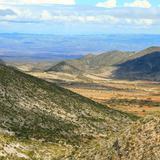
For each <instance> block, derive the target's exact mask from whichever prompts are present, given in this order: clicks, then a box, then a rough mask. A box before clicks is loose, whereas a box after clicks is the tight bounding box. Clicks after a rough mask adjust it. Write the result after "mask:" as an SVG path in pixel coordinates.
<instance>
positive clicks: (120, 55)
mask: <svg viewBox="0 0 160 160" xmlns="http://www.w3.org/2000/svg"><path fill="white" fill-rule="evenodd" d="M132 54H133V53H128V52H121V51H111V52H106V53H102V54H99V55H92V54H89V55H86V56H84V57H82V58H79V59H74V60H67V61H65V62H66V63H67V64H70V65H71V66H74V67H76V68H77V69H79V70H81V71H82V72H83V73H85V72H89V73H95V72H102V71H104V70H106V69H107V68H109V67H112V66H114V65H117V64H119V63H121V62H124V61H126V60H128V59H129V57H130V56H131V55H132ZM61 63H62V62H60V63H59V64H58V65H56V66H53V67H51V69H49V70H52V68H56V70H57V71H59V70H60V71H62V69H61ZM63 63H64V62H63Z"/></svg>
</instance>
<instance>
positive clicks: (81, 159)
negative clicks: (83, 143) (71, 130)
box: [74, 115, 160, 160]
mask: <svg viewBox="0 0 160 160" xmlns="http://www.w3.org/2000/svg"><path fill="white" fill-rule="evenodd" d="M159 124H160V115H150V116H148V117H146V118H144V119H141V120H140V121H137V122H136V123H133V124H132V125H131V126H129V127H128V128H126V129H125V131H123V132H122V133H120V134H119V135H118V136H117V138H114V137H113V138H112V140H110V141H109V142H106V141H104V139H101V138H99V141H97V142H96V141H95V142H94V143H93V142H91V143H90V147H84V148H81V150H79V151H78V152H76V153H75V155H74V157H75V159H77V160H85V159H87V160H92V159H94V158H95V157H96V158H97V159H100V160H111V159H112V160H135V159H136V160H152V159H153V160H158V159H160V138H159V137H160V125H159Z"/></svg>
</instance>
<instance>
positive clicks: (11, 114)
mask: <svg viewBox="0 0 160 160" xmlns="http://www.w3.org/2000/svg"><path fill="white" fill-rule="evenodd" d="M0 75H1V76H0V115H1V116H0V139H1V141H0V157H1V159H10V160H13V159H37V160H38V159H46V157H48V156H49V158H48V159H54V158H55V159H62V158H65V159H66V158H67V157H68V156H72V155H74V153H73V152H75V151H76V150H77V149H78V148H80V147H81V146H83V145H85V144H86V143H88V142H90V141H97V138H98V137H102V138H104V139H106V140H107V139H110V137H112V136H114V135H116V134H117V133H118V132H119V131H120V130H123V128H125V127H126V126H128V125H129V124H130V123H131V122H132V121H133V120H135V119H137V117H136V116H133V115H131V114H127V113H123V112H120V111H116V110H113V109H110V108H108V107H107V106H103V105H101V104H99V103H96V102H94V101H92V100H90V99H88V98H85V97H82V96H80V95H78V94H75V93H73V92H71V91H69V90H66V89H63V88H61V87H59V86H57V85H55V84H52V83H49V82H46V81H44V80H41V79H38V78H35V77H32V76H30V75H26V74H24V73H22V72H20V71H18V70H16V69H13V68H11V67H7V66H5V65H3V64H1V65H0Z"/></svg>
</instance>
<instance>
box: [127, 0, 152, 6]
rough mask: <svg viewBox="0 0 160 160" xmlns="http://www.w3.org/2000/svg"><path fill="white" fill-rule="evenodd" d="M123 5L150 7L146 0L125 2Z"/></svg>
mask: <svg viewBox="0 0 160 160" xmlns="http://www.w3.org/2000/svg"><path fill="white" fill-rule="evenodd" d="M124 6H125V7H140V8H150V7H151V6H152V5H151V4H150V2H149V1H148V0H135V1H133V2H131V3H125V4H124Z"/></svg>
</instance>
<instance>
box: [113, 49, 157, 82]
mask: <svg viewBox="0 0 160 160" xmlns="http://www.w3.org/2000/svg"><path fill="white" fill-rule="evenodd" d="M138 55H139V54H138ZM114 74H115V77H116V78H120V79H131V80H155V81H160V51H159V52H158V51H156V52H152V53H147V54H145V55H144V56H140V57H138V58H135V59H132V60H130V61H127V62H125V63H122V64H121V65H119V69H118V70H116V71H115V73H114Z"/></svg>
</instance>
